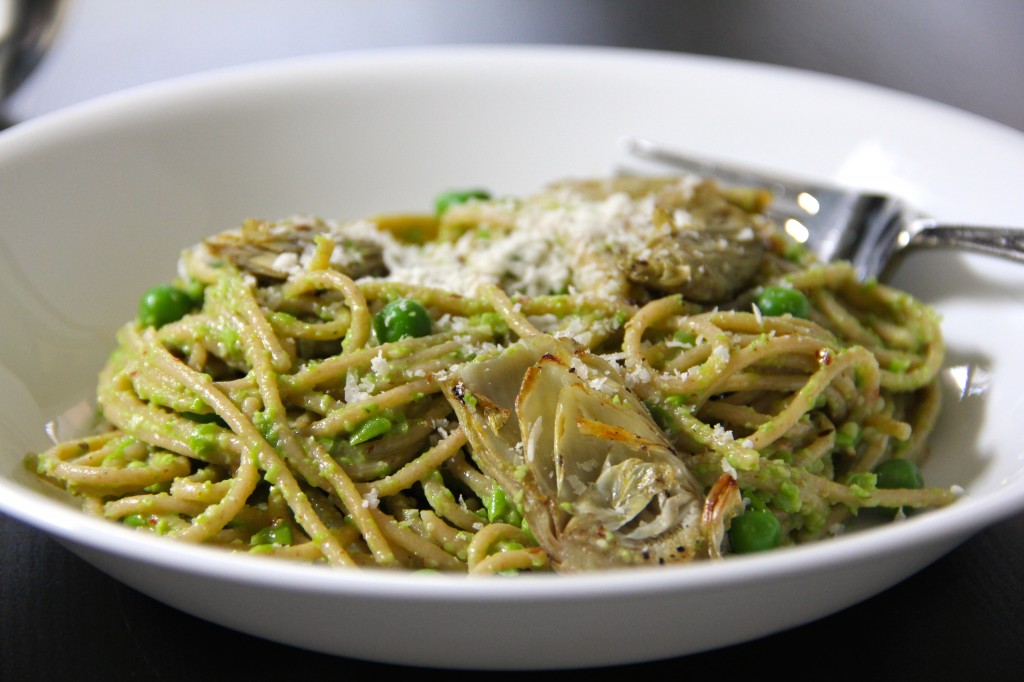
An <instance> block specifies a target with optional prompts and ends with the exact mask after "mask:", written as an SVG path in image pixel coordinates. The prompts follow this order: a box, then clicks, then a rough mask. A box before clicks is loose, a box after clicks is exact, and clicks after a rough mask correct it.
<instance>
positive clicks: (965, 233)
mask: <svg viewBox="0 0 1024 682" xmlns="http://www.w3.org/2000/svg"><path fill="white" fill-rule="evenodd" d="M906 247H940V248H941V247H946V248H960V249H967V250H969V251H976V252H978V253H985V254H988V255H990V256H999V257H1002V258H1008V259H1010V260H1013V261H1017V262H1019V263H1024V229H1020V228H1012V227H988V226H982V225H951V224H948V223H941V222H939V221H937V220H930V219H924V220H919V221H917V225H916V226H915V227H914V229H913V230H912V232H911V236H910V240H909V241H908V242H907V244H906Z"/></svg>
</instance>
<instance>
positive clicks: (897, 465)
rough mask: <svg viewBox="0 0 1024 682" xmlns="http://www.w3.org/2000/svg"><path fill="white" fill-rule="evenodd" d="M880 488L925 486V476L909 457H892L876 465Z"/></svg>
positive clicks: (877, 485) (876, 484)
mask: <svg viewBox="0 0 1024 682" xmlns="http://www.w3.org/2000/svg"><path fill="white" fill-rule="evenodd" d="M875 474H876V475H877V476H878V480H877V482H876V483H875V486H876V487H878V488H923V487H924V476H922V475H921V470H920V469H918V468H917V465H916V464H914V463H913V462H911V461H910V460H909V459H890V460H888V461H886V462H882V463H881V464H879V465H878V466H877V467H875Z"/></svg>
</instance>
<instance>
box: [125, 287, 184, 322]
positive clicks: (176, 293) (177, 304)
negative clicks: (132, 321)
mask: <svg viewBox="0 0 1024 682" xmlns="http://www.w3.org/2000/svg"><path fill="white" fill-rule="evenodd" d="M194 305H195V300H194V299H193V298H192V297H191V296H189V295H188V294H187V293H185V292H184V291H182V290H181V289H179V288H177V287H174V286H171V285H170V284H159V285H157V286H155V287H153V288H151V289H148V290H146V292H145V293H144V294H142V298H141V299H139V323H140V324H142V326H143V327H162V326H164V325H165V324H168V323H170V322H176V321H177V320H180V319H181V318H183V317H185V316H186V315H188V314H189V313H190V312H192V307H193V306H194Z"/></svg>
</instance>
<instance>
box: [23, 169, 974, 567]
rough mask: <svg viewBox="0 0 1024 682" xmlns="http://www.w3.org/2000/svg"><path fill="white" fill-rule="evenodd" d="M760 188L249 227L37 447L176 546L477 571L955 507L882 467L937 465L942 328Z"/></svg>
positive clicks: (602, 187) (678, 556) (606, 190)
mask: <svg viewBox="0 0 1024 682" xmlns="http://www.w3.org/2000/svg"><path fill="white" fill-rule="evenodd" d="M478 194H479V193H478ZM765 202H766V197H764V196H762V195H761V194H760V193H758V192H756V191H746V190H725V189H722V188H719V187H717V186H716V185H714V184H712V183H709V182H703V181H700V180H698V179H695V178H689V177H686V178H619V179H613V180H587V181H569V182H563V183H557V184H554V185H552V186H550V187H548V188H546V189H545V190H544V191H542V192H539V193H538V194H536V195H534V196H531V197H527V198H484V197H481V196H472V197H469V198H468V199H467V200H466V201H463V202H462V203H454V204H451V205H449V206H448V207H447V208H446V210H444V212H443V213H442V214H441V215H439V216H436V217H435V216H382V217H379V218H375V219H369V220H360V221H354V222H347V223H335V222H327V221H323V220H320V219H305V218H293V219H289V220H283V221H280V222H276V223H269V222H263V221H259V220H248V221H246V222H245V223H244V225H243V226H242V227H241V228H240V229H237V230H230V231H227V232H224V233H222V234H219V235H216V236H214V237H211V238H210V239H208V240H206V241H205V242H203V243H202V244H199V245H197V246H195V247H193V248H190V249H188V250H186V251H185V252H184V253H183V254H182V258H181V260H180V263H179V278H178V281H177V282H176V284H177V286H178V287H179V288H180V289H181V290H182V291H185V292H187V293H188V294H189V295H190V296H191V297H192V298H193V300H194V301H195V305H194V306H193V309H192V310H191V311H190V312H188V313H187V314H185V315H184V316H183V317H180V319H176V320H173V321H170V322H167V323H166V324H163V325H162V326H159V327H156V326H145V327H144V326H143V325H142V324H141V323H140V322H139V321H137V320H136V321H133V322H131V323H129V324H127V325H125V326H124V327H123V328H122V329H121V330H120V331H119V332H118V335H117V340H118V347H117V349H116V350H115V351H114V352H113V353H112V355H111V356H110V359H109V361H108V363H107V366H106V367H105V368H104V369H103V371H102V372H101V375H100V383H99V388H98V392H97V396H98V402H99V406H100V409H101V413H102V420H101V421H102V424H101V426H100V427H99V428H98V429H97V430H96V432H94V433H90V434H88V435H85V436H83V437H81V438H76V439H72V440H67V441H63V442H59V443H56V444H55V445H54V446H53V447H52V448H50V449H49V450H46V451H45V452H40V453H37V454H34V455H31V456H30V457H29V458H28V460H27V461H28V462H29V463H30V464H31V465H32V466H33V467H34V469H35V470H36V471H37V472H38V473H39V474H40V476H42V477H43V478H45V479H46V480H48V481H51V482H53V483H55V484H57V485H59V486H61V487H63V488H65V489H66V490H68V491H69V492H70V493H73V494H74V495H76V496H79V497H81V498H82V499H83V506H84V508H85V509H86V510H87V511H90V512H93V513H96V514H100V515H102V516H104V517H106V518H108V519H111V520H112V521H118V522H121V523H123V524H125V525H128V526H132V527H136V528H138V529H140V530H148V531H150V532H154V533H158V534H161V535H167V536H169V537H171V538H176V539H179V540H183V541H190V542H200V543H206V544H209V545H215V546H219V547H224V548H227V549H230V550H242V551H249V552H253V553H259V554H268V555H275V556H281V557H286V558H291V559H294V560H302V561H313V562H325V563H328V564H331V565H335V566H347V567H364V566H378V567H400V568H414V569H424V568H425V569H436V570H441V571H453V572H468V573H470V574H493V573H509V572H522V571H551V570H555V571H560V572H574V571H581V570H589V569H594V568H603V567H618V566H630V565H645V564H658V563H672V562H679V561H689V560H694V559H701V558H717V557H721V556H723V555H728V554H730V553H732V552H736V551H745V548H744V547H743V546H741V544H740V540H739V538H738V536H736V537H733V535H732V534H731V529H732V528H733V526H735V525H738V523H735V524H734V522H736V521H737V520H738V519H739V518H741V517H743V516H744V515H747V514H750V513H752V512H768V513H769V514H770V515H771V516H772V517H774V519H775V520H776V521H777V524H776V525H777V527H778V530H779V534H778V537H779V540H778V544H783V545H789V544H795V543H801V542H807V541H810V540H815V539H819V538H822V537H825V536H827V535H829V534H833V533H835V532H837V531H838V530H839V529H841V528H842V524H843V523H844V522H845V521H846V519H847V517H849V516H850V515H851V514H856V513H858V512H859V511H860V510H862V509H867V508H874V507H882V508H888V509H898V508H903V509H912V508H927V507H936V506H942V505H946V504H949V503H951V502H952V501H953V500H954V499H955V496H954V494H953V493H952V492H951V491H950V490H947V489H940V488H925V487H921V486H917V485H911V484H907V487H901V488H893V487H889V488H882V487H879V486H878V485H877V484H878V480H879V479H878V477H877V476H876V474H875V473H874V472H875V471H876V469H877V467H879V466H880V465H883V464H884V463H885V462H887V461H889V460H893V459H897V458H898V459H906V460H909V461H911V462H915V463H917V462H920V461H921V460H922V459H923V458H924V457H925V456H926V454H927V444H926V443H927V442H926V438H927V435H928V433H929V432H930V431H931V429H932V426H933V424H934V422H935V420H936V417H937V414H938V411H939V407H940V406H939V402H940V401H939V390H938V387H937V384H936V376H937V374H938V371H939V369H940V366H941V363H942V359H943V345H942V338H941V332H940V328H939V322H938V319H937V317H936V315H935V314H934V312H933V311H932V310H930V309H929V308H928V307H926V306H924V305H923V304H921V303H920V302H918V301H917V300H915V299H914V298H913V297H911V296H910V295H909V294H906V293H904V292H901V291H897V290H895V289H893V288H890V287H888V286H885V285H883V284H880V283H877V282H866V283H864V282H859V281H858V280H857V279H856V277H855V274H854V271H853V269H852V268H851V267H850V265H849V264H847V263H842V262H840V263H820V262H817V261H816V260H815V259H814V257H813V256H812V255H811V254H810V253H809V252H807V251H806V250H805V249H803V248H802V247H800V246H799V245H797V244H795V243H793V242H792V241H790V240H789V238H788V237H786V236H785V235H784V234H783V233H782V232H781V231H779V230H778V229H777V228H776V227H775V226H774V225H773V224H772V223H770V222H769V221H768V220H767V219H766V218H765V217H764V215H763V209H764V207H765ZM394 301H401V304H396V305H393V306H390V307H389V308H388V310H387V311H383V309H384V307H385V305H387V304H388V303H390V302H394ZM780 305H781V306H782V308H779V306H780ZM786 305H791V306H795V307H792V308H786V307H785V306H786ZM395 310H398V311H399V312H397V313H395V312H393V311H395ZM403 315H405V316H406V317H403ZM417 315H418V316H420V317H419V318H416V316H417ZM387 325H393V326H391V327H388V326H387ZM382 334H385V336H384V337H382V336H381V335H382ZM382 338H396V339H397V340H393V341H385V342H382V341H381V339H382Z"/></svg>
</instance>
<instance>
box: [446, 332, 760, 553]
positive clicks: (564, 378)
mask: <svg viewBox="0 0 1024 682" xmlns="http://www.w3.org/2000/svg"><path fill="white" fill-rule="evenodd" d="M443 389H444V391H445V394H446V395H447V397H448V399H449V400H450V401H451V403H452V405H453V406H454V408H455V410H456V413H457V414H458V416H459V420H460V421H461V422H462V424H463V425H464V426H465V428H466V431H467V437H468V440H469V444H470V446H471V447H472V450H473V457H474V460H475V461H476V462H477V465H478V466H479V467H480V468H481V469H482V470H483V471H484V473H486V474H488V475H489V476H491V477H492V478H494V479H495V480H496V481H497V483H498V485H500V486H501V487H502V488H504V489H505V491H506V492H507V493H511V496H512V497H513V499H515V500H516V502H517V504H519V505H520V507H521V508H522V512H523V515H524V517H525V519H526V521H527V523H528V524H529V527H530V530H531V532H532V533H533V535H534V537H536V538H537V541H538V542H539V543H540V545H541V546H542V547H543V548H544V549H545V551H546V552H547V553H548V555H549V557H550V559H551V563H552V566H553V567H554V568H555V569H556V570H559V571H561V572H576V571H584V570H590V569H594V568H613V567H618V566H629V565H636V564H647V563H650V564H663V563H669V562H682V561H689V560H692V559H697V558H704V557H715V556H719V545H720V542H721V538H722V536H723V534H724V527H725V523H726V521H727V520H728V519H729V518H731V516H732V514H734V513H735V511H736V510H737V509H738V508H740V507H741V506H742V502H741V499H740V495H739V490H738V488H737V486H736V484H735V481H733V480H732V479H731V478H729V477H728V476H725V477H724V478H725V479H728V480H727V481H720V482H719V484H716V491H717V492H716V493H715V494H714V495H713V496H711V497H710V498H707V499H706V498H705V495H704V492H703V490H702V488H701V485H700V484H699V483H698V481H697V480H696V479H695V478H694V476H693V475H692V474H691V473H690V471H689V470H688V469H687V468H686V465H685V464H684V463H683V461H682V460H681V459H680V458H679V457H678V456H677V455H676V454H675V452H674V451H673V449H672V446H671V445H670V444H669V442H668V440H667V439H666V437H665V435H664V434H663V433H662V432H661V430H660V429H659V428H658V426H657V425H656V424H655V423H654V420H653V419H652V418H651V416H650V414H649V413H648V411H647V409H646V408H645V407H644V405H643V403H642V402H640V400H639V399H637V398H636V396H635V395H633V394H632V393H631V392H630V391H629V390H627V389H626V387H625V385H624V382H623V379H622V376H621V374H620V373H619V371H618V369H617V368H616V367H614V366H613V365H612V364H610V363H608V362H606V361H605V360H604V359H602V358H600V357H598V356H596V355H594V354H591V353H589V352H588V351H586V350H584V349H582V348H580V347H578V346H577V345H576V344H575V343H574V342H572V341H571V340H568V339H562V338H555V337H552V336H547V335H538V336H532V337H528V338H525V339H523V340H521V341H520V342H519V343H517V344H514V345H512V346H510V347H509V348H508V349H507V350H505V351H504V352H503V353H502V354H501V355H500V356H497V357H494V358H490V359H487V360H481V361H477V362H471V363H467V364H465V365H462V366H460V367H458V368H456V369H455V370H453V371H452V373H451V375H450V376H449V377H448V379H447V380H446V382H445V384H444V387H443Z"/></svg>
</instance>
